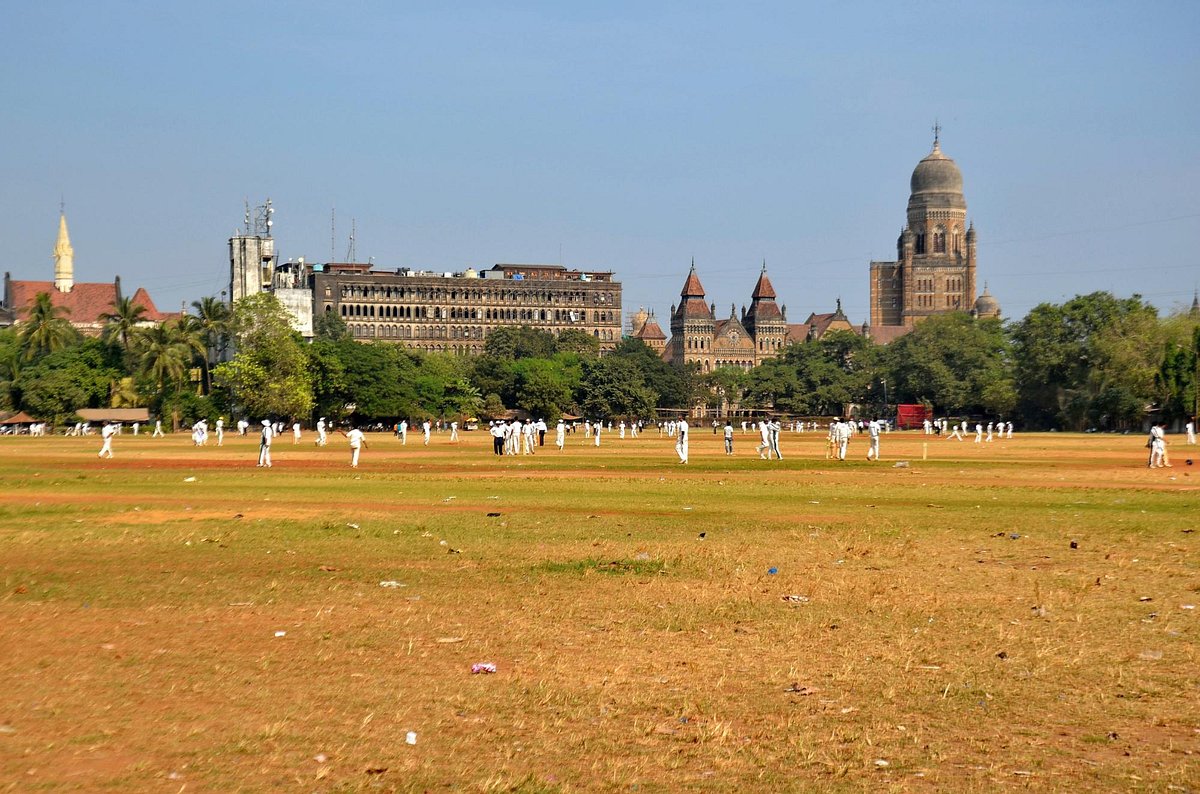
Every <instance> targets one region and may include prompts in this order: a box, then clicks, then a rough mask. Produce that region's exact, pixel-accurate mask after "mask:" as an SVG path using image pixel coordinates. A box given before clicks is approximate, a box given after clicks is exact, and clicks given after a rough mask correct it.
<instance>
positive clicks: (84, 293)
mask: <svg viewBox="0 0 1200 794" xmlns="http://www.w3.org/2000/svg"><path fill="white" fill-rule="evenodd" d="M41 293H45V294H46V295H49V296H50V303H51V304H52V305H53V306H56V307H59V308H61V309H64V310H65V313H66V315H65V319H66V320H67V321H68V322H70V323H71V325H72V326H73V327H74V328H75V330H77V331H79V332H80V333H81V334H84V335H85V336H99V335H100V332H101V331H102V330H103V329H104V324H105V322H106V320H105V315H106V314H108V313H109V312H112V311H115V309H116V307H117V304H118V303H119V302H120V301H121V300H122V299H123V298H125V297H129V298H130V301H131V302H132V303H133V304H134V305H135V306H141V307H142V310H143V314H142V322H141V324H142V325H155V324H157V323H162V322H164V321H166V320H170V319H175V318H178V317H179V316H180V313H178V312H160V311H159V310H158V308H157V307H156V306H155V305H154V301H153V300H151V299H150V293H148V292H146V290H145V289H143V288H141V287H138V288H137V290H135V291H134V293H133V295H132V296H127V295H126V294H125V293H124V292H123V291H122V290H121V277H120V276H116V277H115V278H113V280H112V281H108V282H103V281H102V282H89V281H76V280H75V249H74V247H72V245H71V236H70V234H69V233H68V232H67V216H66V214H65V213H64V214H61V215H59V218H58V237H57V239H56V240H55V242H54V280H53V281H25V280H18V279H14V278H12V276H11V274H9V273H5V274H4V297H3V303H0V327H7V326H10V325H14V324H19V323H21V322H24V321H25V320H26V319H27V318H28V317H29V311H30V309H31V308H32V306H33V304H34V303H35V302H36V300H37V296H38V295H39V294H41Z"/></svg>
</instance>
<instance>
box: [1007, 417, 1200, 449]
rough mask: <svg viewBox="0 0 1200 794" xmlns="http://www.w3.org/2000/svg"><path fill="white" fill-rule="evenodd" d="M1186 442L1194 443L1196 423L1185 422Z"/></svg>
mask: <svg viewBox="0 0 1200 794" xmlns="http://www.w3.org/2000/svg"><path fill="white" fill-rule="evenodd" d="M1009 432H1011V431H1009ZM1187 442H1188V443H1189V444H1193V445H1194V444H1195V443H1196V423H1195V422H1188V423H1187Z"/></svg>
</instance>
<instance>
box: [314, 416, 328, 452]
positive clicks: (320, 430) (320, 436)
mask: <svg viewBox="0 0 1200 794" xmlns="http://www.w3.org/2000/svg"><path fill="white" fill-rule="evenodd" d="M325 439H326V434H325V417H323V416H322V417H321V418H320V419H318V420H317V442H316V443H317V446H318V447H323V446H325Z"/></svg>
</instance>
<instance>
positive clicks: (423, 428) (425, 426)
mask: <svg viewBox="0 0 1200 794" xmlns="http://www.w3.org/2000/svg"><path fill="white" fill-rule="evenodd" d="M432 429H433V425H432V424H430V422H429V420H428V419H426V420H425V421H424V422H422V423H421V432H422V433H424V434H425V446H429V431H430V430H432Z"/></svg>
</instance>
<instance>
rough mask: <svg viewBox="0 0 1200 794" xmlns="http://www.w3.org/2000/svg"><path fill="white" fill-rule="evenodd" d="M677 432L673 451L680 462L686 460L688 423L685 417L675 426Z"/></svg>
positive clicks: (685, 461)
mask: <svg viewBox="0 0 1200 794" xmlns="http://www.w3.org/2000/svg"><path fill="white" fill-rule="evenodd" d="M676 430H677V431H678V432H679V438H678V439H677V440H676V441H675V452H676V453H677V454H678V455H679V462H680V463H687V462H688V423H687V420H686V419H680V420H679V425H678V426H677V427H676Z"/></svg>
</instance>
